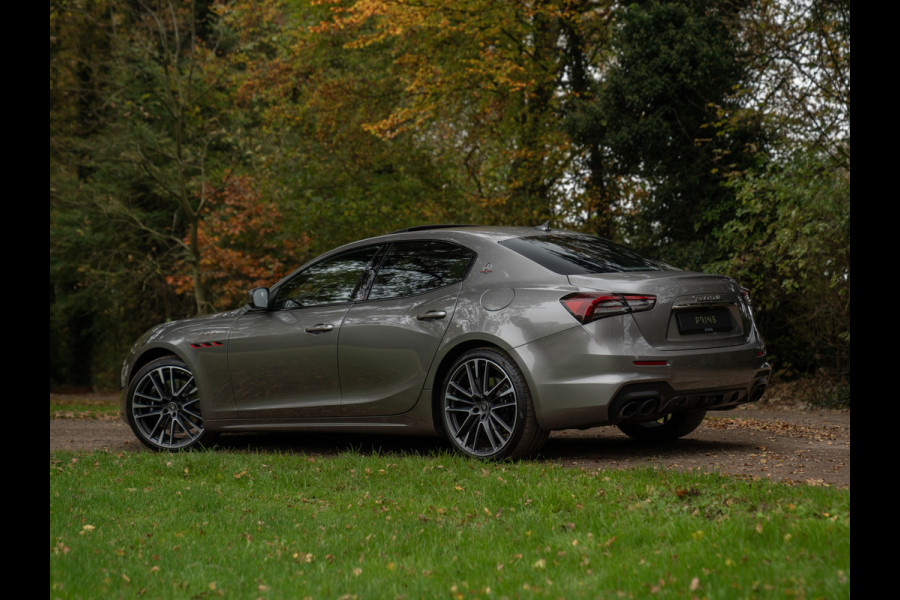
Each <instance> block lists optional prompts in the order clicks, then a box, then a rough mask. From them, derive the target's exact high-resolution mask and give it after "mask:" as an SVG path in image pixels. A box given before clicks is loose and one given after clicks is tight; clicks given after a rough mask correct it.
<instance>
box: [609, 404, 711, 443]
mask: <svg viewBox="0 0 900 600" xmlns="http://www.w3.org/2000/svg"><path fill="white" fill-rule="evenodd" d="M704 417H706V411H705V410H689V411H685V412H677V413H670V414H668V415H666V416H665V417H663V418H662V419H659V420H657V421H645V422H643V423H619V425H618V427H619V429H620V430H621V431H622V433H624V434H625V435H627V436H628V437H630V438H632V439H635V440H637V441H639V442H650V443H654V442H671V441H672V440H677V439H678V438H680V437H684V436H686V435H687V434H689V433H690V432H692V431H694V430H695V429H697V428H698V427H699V426H700V423H702V422H703V418H704Z"/></svg>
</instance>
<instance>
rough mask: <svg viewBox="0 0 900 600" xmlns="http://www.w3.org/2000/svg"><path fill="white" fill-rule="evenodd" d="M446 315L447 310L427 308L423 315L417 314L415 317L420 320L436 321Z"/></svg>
mask: <svg viewBox="0 0 900 600" xmlns="http://www.w3.org/2000/svg"><path fill="white" fill-rule="evenodd" d="M446 316H447V312H446V311H443V310H429V311H428V312H427V313H425V314H424V315H419V316H418V317H416V319H418V320H420V321H436V320H438V319H443V318H444V317H446Z"/></svg>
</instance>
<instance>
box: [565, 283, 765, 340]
mask: <svg viewBox="0 0 900 600" xmlns="http://www.w3.org/2000/svg"><path fill="white" fill-rule="evenodd" d="M569 282H570V283H571V284H572V285H574V286H577V287H580V288H587V289H591V290H600V291H606V292H614V293H618V294H650V295H653V296H656V304H655V305H654V307H653V308H652V309H651V310H648V311H642V312H635V313H632V314H631V317H632V318H633V319H634V321H635V323H636V324H637V326H638V328H639V329H640V331H641V334H642V335H643V336H644V339H646V340H647V342H648V343H649V344H650V345H651V346H653V347H655V348H657V349H660V350H685V349H699V348H717V347H724V346H734V345H738V344H744V343H746V342H748V341H749V340H750V338H751V335H752V333H753V316H752V313H751V311H750V305H749V298H748V297H747V296H746V294H744V293H743V290H742V289H741V287H740V286H739V285H738V284H737V282H735V281H734V280H733V279H731V278H730V277H726V276H724V275H708V274H705V273H695V272H690V271H655V272H646V271H645V272H641V273H604V274H597V275H569Z"/></svg>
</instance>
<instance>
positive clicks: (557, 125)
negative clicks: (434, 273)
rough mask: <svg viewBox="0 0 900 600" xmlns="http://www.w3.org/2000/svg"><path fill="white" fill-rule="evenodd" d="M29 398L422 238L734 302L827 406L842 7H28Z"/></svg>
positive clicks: (842, 136) (845, 369)
mask: <svg viewBox="0 0 900 600" xmlns="http://www.w3.org/2000/svg"><path fill="white" fill-rule="evenodd" d="M49 16H50V28H49V29H50V61H49V62H50V65H49V66H50V261H49V262H50V265H49V267H50V334H51V341H52V343H51V344H50V348H51V350H50V382H51V388H65V387H69V388H71V387H80V388H92V389H94V390H109V389H114V388H116V387H117V385H118V371H119V369H120V367H121V361H122V359H123V358H124V356H125V354H126V352H127V350H128V348H129V347H130V345H131V343H132V342H133V341H134V339H135V338H136V337H137V336H138V335H140V334H141V333H142V332H143V331H144V330H146V329H147V328H148V327H150V326H151V325H153V324H155V323H158V322H162V321H167V320H173V319H179V318H184V317H188V316H191V315H195V314H199V313H207V312H212V311H219V310H227V309H232V308H237V307H239V306H241V305H242V304H243V303H244V302H245V301H246V300H245V299H246V292H247V290H249V289H250V288H252V287H255V286H261V285H271V284H273V283H274V282H275V281H277V280H278V279H280V278H281V277H282V276H284V275H286V274H287V273H288V272H289V271H290V270H292V269H293V268H295V267H297V266H299V265H300V264H302V263H304V262H305V261H306V260H308V259H311V258H313V257H314V256H316V255H317V254H318V253H320V252H322V251H324V250H327V249H330V248H332V247H334V246H336V245H339V244H342V243H344V242H348V241H352V240H355V239H359V238H361V237H366V236H370V235H378V234H382V233H386V232H389V231H393V230H396V229H400V228H404V227H408V226H413V225H421V224H427V223H480V224H503V225H537V224H539V223H541V222H543V221H544V220H548V219H549V220H550V222H551V225H552V226H554V227H560V228H568V229H574V230H579V231H585V232H588V233H592V234H597V235H600V236H603V237H607V238H610V239H613V240H615V241H618V242H622V243H625V244H628V245H630V246H633V247H635V248H637V249H639V250H641V251H643V252H645V253H647V254H650V255H652V256H654V257H657V258H660V259H662V260H665V261H667V262H669V263H671V264H674V265H675V266H678V267H682V268H689V269H694V270H699V271H705V272H722V273H727V274H729V275H731V276H733V277H735V279H737V280H738V281H739V282H740V283H741V285H743V286H744V287H746V288H748V289H749V290H750V294H751V298H752V301H753V303H754V310H755V313H756V316H757V321H758V324H759V326H760V328H761V330H762V333H763V336H764V337H765V339H766V341H767V346H768V351H769V358H770V362H771V363H772V364H773V367H774V369H775V373H776V377H777V378H778V379H780V380H785V381H787V380H791V379H794V378H797V377H811V376H813V377H817V378H822V380H823V381H828V382H830V383H829V389H830V390H831V392H830V393H831V394H832V395H833V396H834V397H835V398H834V399H835V400H836V401H838V402H840V401H845V402H846V403H847V404H849V385H850V119H849V115H850V2H849V0H685V1H662V0H655V1H639V2H633V3H621V2H613V1H608V0H531V1H510V2H497V1H495V0H306V1H302V0H258V1H257V0H231V1H225V0H51V2H50V15H49Z"/></svg>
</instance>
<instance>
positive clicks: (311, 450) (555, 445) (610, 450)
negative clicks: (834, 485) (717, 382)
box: [215, 432, 755, 463]
mask: <svg viewBox="0 0 900 600" xmlns="http://www.w3.org/2000/svg"><path fill="white" fill-rule="evenodd" d="M215 447H216V448H217V449H218V450H221V451H235V452H277V453H284V454H299V455H313V456H316V455H319V456H329V455H335V454H340V453H344V452H352V453H355V454H360V455H365V456H379V455H381V456H395V455H396V456H409V455H419V456H434V455H437V454H445V453H452V452H453V447H452V446H451V445H450V443H449V442H448V441H447V440H445V439H443V438H439V437H414V436H385V435H368V434H333V433H313V434H310V433H296V432H293V433H288V432H270V433H231V434H223V435H220V436H219V437H218V438H217V439H216V445H215ZM754 448H755V445H754V444H752V443H744V442H738V441H734V440H727V441H724V440H723V441H718V440H716V441H711V440H698V439H691V438H683V439H680V440H675V441H673V442H666V443H659V444H647V443H639V442H636V441H634V440H631V439H629V438H627V437H625V436H624V435H616V434H612V435H611V434H605V433H604V434H600V435H590V434H586V433H585V432H575V433H574V435H573V434H569V435H566V434H565V433H563V434H556V435H554V436H552V437H551V438H550V439H549V440H548V441H547V444H546V445H545V446H544V448H543V449H542V450H541V451H540V452H539V453H538V454H537V455H536V456H534V457H532V458H533V459H535V460H543V461H558V460H563V461H573V460H576V461H586V462H594V461H596V462H598V463H599V462H610V461H616V462H630V463H634V462H641V461H646V460H649V459H654V460H666V459H674V458H684V457H690V456H694V455H695V456H697V457H701V456H702V457H704V458H707V459H708V458H709V456H710V455H711V454H723V453H725V454H728V453H732V452H738V453H740V452H752V451H753V450H754Z"/></svg>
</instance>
